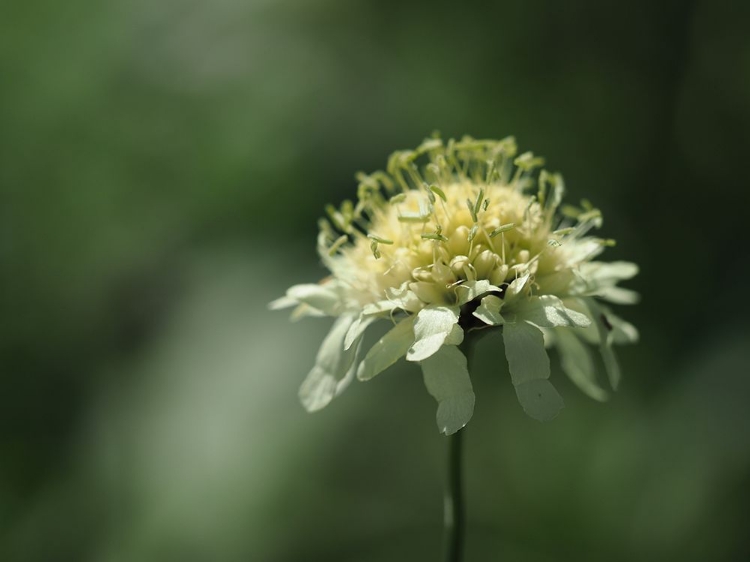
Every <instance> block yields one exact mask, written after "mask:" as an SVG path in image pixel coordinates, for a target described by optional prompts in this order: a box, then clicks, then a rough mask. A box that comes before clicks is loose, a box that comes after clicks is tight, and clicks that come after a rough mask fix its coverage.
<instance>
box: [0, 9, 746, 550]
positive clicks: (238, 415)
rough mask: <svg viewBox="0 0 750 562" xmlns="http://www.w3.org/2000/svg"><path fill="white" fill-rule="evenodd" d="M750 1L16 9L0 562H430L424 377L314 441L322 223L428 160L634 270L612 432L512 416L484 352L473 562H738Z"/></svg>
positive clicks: (344, 408)
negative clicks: (429, 149) (313, 310)
mask: <svg viewBox="0 0 750 562" xmlns="http://www.w3.org/2000/svg"><path fill="white" fill-rule="evenodd" d="M749 18H750V4H748V3H747V2H742V1H740V0H738V1H728V0H719V1H711V2H709V1H708V0H695V1H692V2H691V1H659V2H653V1H651V0H632V1H630V2H627V3H622V2H597V1H593V0H592V1H582V0H581V1H576V0H571V1H566V2H562V1H561V2H557V1H553V0H548V1H541V0H529V1H524V2H510V1H502V2H481V3H476V4H473V3H466V4H464V3H459V2H446V1H442V0H436V1H433V2H430V3H424V4H421V3H407V2H401V1H393V0H377V1H374V0H371V1H364V2H352V1H349V0H309V1H303V0H276V1H273V2H272V1H269V0H249V1H244V2H243V1H239V0H213V1H212V2H199V1H196V0H157V1H154V0H148V1H147V0H128V1H127V2H95V1H93V0H69V1H66V2H59V1H53V0H38V1H36V2H21V1H10V2H3V3H2V6H0V188H1V192H0V266H1V270H0V346H1V351H0V377H1V378H0V380H1V381H2V382H1V383H0V560H3V561H40V562H46V561H58V560H61V561H66V560H76V561H80V560H85V561H105V562H109V561H112V562H117V561H172V560H174V561H217V560H221V561H223V560H227V561H235V560H250V561H260V562H267V561H268V562H296V561H299V560H306V561H307V560H309V561H314V560H326V561H332V560H336V561H338V560H341V561H356V562H365V561H376V560H377V561H380V560H388V561H414V560H438V559H440V551H441V536H440V535H441V520H442V513H441V510H442V499H441V490H442V482H443V477H444V454H445V447H446V442H445V439H444V438H443V437H441V436H440V435H439V434H438V433H437V431H436V427H435V424H434V413H435V404H434V402H433V400H432V398H431V397H430V396H429V395H428V394H427V393H426V392H425V390H424V388H423V385H422V382H421V377H420V376H419V372H418V370H417V369H416V368H414V367H413V366H409V365H403V364H401V365H399V366H398V367H395V368H393V369H392V370H391V371H389V372H387V373H385V374H383V375H381V376H380V377H378V378H377V379H375V380H374V381H371V382H369V383H366V384H364V383H360V384H354V385H352V387H350V389H349V390H348V391H347V393H346V396H345V397H344V398H342V399H341V400H337V401H336V402H334V403H333V404H332V405H331V406H330V407H329V408H328V409H326V410H324V411H323V412H321V413H319V414H316V415H308V414H306V413H305V412H304V411H303V410H302V408H301V407H300V406H299V405H298V403H297V398H296V389H297V387H298V385H299V383H300V382H301V381H302V379H303V377H304V375H305V374H306V373H307V371H308V370H309V368H310V366H311V365H312V361H313V359H314V355H315V352H316V350H317V347H318V345H319V343H320V341H321V339H322V337H323V334H324V333H325V331H326V330H327V328H328V324H329V323H330V321H326V320H315V319H312V320H307V321H305V322H301V323H296V324H290V323H288V321H287V318H286V315H285V314H283V313H271V312H269V311H267V309H266V303H267V302H268V301H270V300H272V299H273V298H276V297H277V296H279V295H281V294H282V293H283V291H284V290H285V288H286V287H287V286H289V285H291V284H293V283H297V282H311V281H315V280H317V279H319V278H320V277H322V276H323V275H324V271H323V270H322V268H321V266H320V265H319V263H318V262H317V259H316V255H315V251H314V247H315V235H316V219H317V217H318V216H320V215H321V214H322V212H323V207H324V205H325V204H326V203H328V202H337V201H339V200H341V199H343V198H346V197H351V196H352V195H353V194H354V190H355V185H356V184H355V182H354V180H353V174H354V172H356V171H358V170H366V171H372V170H375V169H378V168H382V167H383V166H384V165H385V161H386V158H387V156H388V155H389V154H390V152H391V151H393V150H395V149H398V148H408V147H412V146H416V144H418V143H419V142H420V141H421V140H422V139H423V138H424V137H425V136H427V135H429V134H430V133H431V132H432V131H433V130H435V129H437V130H440V131H441V132H442V134H443V136H444V137H451V136H461V135H463V134H465V133H468V134H471V135H473V136H477V137H502V136H506V135H508V134H514V135H516V137H517V138H518V140H519V145H520V146H521V148H522V149H531V150H534V151H535V152H536V153H539V154H542V155H544V156H546V158H547V162H548V166H549V168H550V169H552V170H559V171H562V172H563V173H564V175H565V178H566V183H567V186H568V191H569V194H568V197H569V198H570V199H571V200H574V201H576V200H578V199H580V198H581V197H584V196H585V197H588V198H590V199H591V200H592V201H593V202H594V203H595V204H597V205H598V206H599V207H600V208H601V209H602V210H603V213H604V217H605V225H604V231H603V235H604V236H607V237H612V238H616V239H617V240H618V245H617V247H615V248H613V249H611V250H608V251H607V255H608V256H609V258H611V259H630V260H633V261H636V262H638V263H639V264H640V265H641V267H642V273H641V274H640V275H639V276H638V277H637V278H636V279H635V280H633V281H632V282H630V283H629V285H628V286H629V287H632V288H634V289H636V290H638V291H640V292H641V293H642V295H643V301H642V303H641V304H640V305H639V306H637V307H632V308H629V309H627V310H620V313H621V314H622V315H624V316H625V317H626V318H628V319H629V320H631V321H632V322H634V323H635V324H636V325H637V326H638V327H639V328H640V331H641V343H640V344H639V345H637V346H633V347H628V348H621V349H620V353H619V355H620V358H621V362H622V364H623V368H624V373H625V377H624V383H623V385H622V388H621V391H620V392H618V393H617V394H616V395H615V396H614V398H613V399H612V400H611V401H610V402H609V403H608V404H599V403H596V402H594V401H592V400H589V399H587V398H586V397H584V396H583V395H582V394H581V393H580V392H578V391H577V390H576V389H575V388H573V387H572V385H571V384H570V383H569V382H568V381H567V380H566V379H565V378H564V376H563V375H562V373H560V372H559V371H554V372H553V379H554V380H555V383H556V385H557V387H558V388H559V389H560V391H561V393H562V394H563V395H564V398H565V400H566V404H567V408H566V409H565V410H564V411H563V413H562V415H561V416H560V417H559V418H558V419H557V420H555V421H554V422H552V423H549V424H539V423H537V422H535V421H533V420H531V419H529V418H527V417H526V416H525V415H524V414H523V412H522V411H521V409H520V407H519V406H518V404H517V402H516V399H515V396H514V394H513V389H512V386H511V385H510V384H509V380H508V375H507V372H506V367H505V363H504V360H503V359H502V357H500V358H498V356H497V351H496V350H493V349H492V348H490V347H486V346H485V347H480V351H479V358H478V361H477V369H476V372H475V373H474V377H473V378H474V384H475V387H476V390H477V396H478V402H477V407H476V413H475V417H474V419H473V420H472V422H471V424H470V426H469V428H468V432H467V434H466V446H467V450H466V478H467V488H468V505H469V532H468V551H467V560H468V561H480V560H482V561H485V560H514V561H565V560H576V561H580V560H612V561H631V560H679V561H692V560H694V561H705V560H712V561H738V560H747V559H748V556H750V548H749V546H748V545H749V542H748V540H747V538H746V536H747V526H748V518H747V516H748V505H749V503H748V502H749V500H750V494H749V493H748V492H749V491H750V408H748V398H750V380H749V379H748V364H749V360H750V353H749V351H748V347H750V327H749V326H748V322H747V318H748V317H750V301H749V299H748V298H747V286H748V275H749V274H750V266H749V265H748V263H749V262H750V260H748V250H747V247H748V244H749V243H750V242H749V239H748V234H747V232H748V230H747V228H748V219H750V216H749V215H748V209H749V208H750V207H749V206H750V185H749V184H750V182H749V181H748V168H747V155H748V149H749V148H750V142H748V141H749V140H750V133H749V132H750V41H748V33H747V21H749Z"/></svg>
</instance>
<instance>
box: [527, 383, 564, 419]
mask: <svg viewBox="0 0 750 562" xmlns="http://www.w3.org/2000/svg"><path fill="white" fill-rule="evenodd" d="M516 396H518V401H519V402H520V403H521V407H523V411H524V412H526V413H527V414H528V415H529V416H530V417H532V418H534V419H535V420H539V421H549V420H551V419H554V418H555V417H556V416H557V414H559V413H560V410H562V409H563V408H564V407H565V402H563V399H562V396H560V395H559V394H558V392H557V390H555V387H554V386H552V383H551V382H549V381H548V380H547V379H536V380H531V381H526V382H524V383H521V384H519V385H517V386H516Z"/></svg>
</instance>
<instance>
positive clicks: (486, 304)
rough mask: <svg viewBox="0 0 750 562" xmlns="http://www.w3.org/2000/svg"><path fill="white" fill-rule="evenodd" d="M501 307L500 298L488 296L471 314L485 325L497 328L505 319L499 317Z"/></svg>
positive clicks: (501, 301)
mask: <svg viewBox="0 0 750 562" xmlns="http://www.w3.org/2000/svg"><path fill="white" fill-rule="evenodd" d="M502 306H503V300H502V299H501V298H500V297H496V296H494V295H488V296H486V297H484V298H483V299H482V302H481V304H480V305H479V306H478V307H477V309H476V310H475V311H474V313H473V314H474V316H476V317H477V318H479V319H480V320H481V321H482V322H484V323H485V324H489V325H490V326H499V325H500V324H504V323H505V319H504V318H503V317H502V316H501V315H500V309H501V308H502Z"/></svg>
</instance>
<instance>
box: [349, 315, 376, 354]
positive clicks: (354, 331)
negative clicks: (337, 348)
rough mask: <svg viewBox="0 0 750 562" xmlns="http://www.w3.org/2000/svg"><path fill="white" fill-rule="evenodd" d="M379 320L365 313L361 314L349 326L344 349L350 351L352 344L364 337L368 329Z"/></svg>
mask: <svg viewBox="0 0 750 562" xmlns="http://www.w3.org/2000/svg"><path fill="white" fill-rule="evenodd" d="M375 320H377V318H376V317H374V316H365V314H364V313H362V314H360V315H359V317H358V318H357V319H356V320H355V321H354V322H352V325H351V326H349V329H348V330H347V332H346V337H345V338H344V349H349V348H350V347H351V346H352V344H353V343H354V342H355V341H356V340H358V339H359V338H361V337H362V335H363V334H364V333H365V330H367V327H368V326H369V325H370V324H372V323H373V322H375Z"/></svg>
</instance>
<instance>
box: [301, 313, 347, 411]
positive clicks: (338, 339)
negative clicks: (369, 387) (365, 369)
mask: <svg viewBox="0 0 750 562" xmlns="http://www.w3.org/2000/svg"><path fill="white" fill-rule="evenodd" d="M352 322H354V316H352V315H345V316H340V317H339V318H337V319H336V322H334V324H333V326H332V327H331V331H330V332H328V335H327V336H326V337H325V339H324V340H323V343H322V345H321V346H320V350H319V351H318V356H317V358H316V360H315V366H314V367H313V368H312V370H311V371H310V373H309V374H308V375H307V378H306V379H305V380H304V382H303V383H302V386H301V387H300V389H299V397H300V400H301V401H302V405H303V406H304V407H305V408H306V409H307V410H308V411H309V412H314V411H316V410H320V409H321V408H325V407H326V406H327V405H328V403H329V402H330V401H331V400H333V398H334V397H335V396H338V395H339V394H341V392H342V391H343V390H344V389H345V388H346V386H347V385H348V384H349V382H351V380H352V378H353V377H354V372H355V370H356V369H355V360H356V357H357V353H358V351H359V347H360V345H359V344H360V342H361V340H359V341H357V342H355V343H356V344H357V345H354V346H353V347H351V348H350V349H348V350H346V351H345V350H344V338H345V337H346V332H347V331H348V330H349V326H351V324H352Z"/></svg>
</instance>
